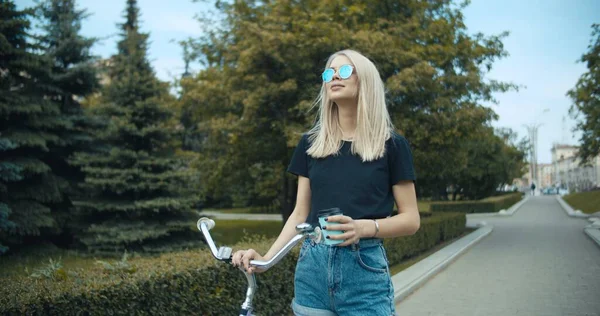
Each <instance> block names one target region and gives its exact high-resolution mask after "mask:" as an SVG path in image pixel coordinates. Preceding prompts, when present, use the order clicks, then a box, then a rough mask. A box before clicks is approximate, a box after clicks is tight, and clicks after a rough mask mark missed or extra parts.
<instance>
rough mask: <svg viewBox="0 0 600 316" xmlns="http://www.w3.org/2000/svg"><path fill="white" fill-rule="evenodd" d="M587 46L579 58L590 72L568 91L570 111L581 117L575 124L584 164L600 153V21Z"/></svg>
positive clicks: (594, 28) (593, 29)
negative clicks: (579, 133) (570, 103)
mask: <svg viewBox="0 0 600 316" xmlns="http://www.w3.org/2000/svg"><path fill="white" fill-rule="evenodd" d="M588 48H589V50H588V52H587V53H585V54H584V55H583V56H582V57H581V59H580V61H581V62H582V63H585V64H586V67H587V69H588V71H587V72H586V73H584V74H583V75H581V77H580V78H579V80H578V81H577V84H576V85H575V87H574V88H573V89H571V90H569V91H568V92H567V95H568V96H569V97H570V98H571V100H572V101H573V105H571V109H570V112H571V114H572V115H573V116H574V117H576V118H577V117H579V116H580V115H581V116H582V117H581V120H579V121H578V123H577V126H576V130H579V131H581V133H582V134H581V138H580V142H581V144H580V147H579V151H578V156H579V157H580V158H581V163H582V164H585V163H586V162H588V161H591V160H592V159H593V158H594V157H596V156H598V155H600V24H594V25H593V26H592V39H591V40H590V45H589V46H588Z"/></svg>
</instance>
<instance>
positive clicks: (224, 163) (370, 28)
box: [182, 0, 515, 215]
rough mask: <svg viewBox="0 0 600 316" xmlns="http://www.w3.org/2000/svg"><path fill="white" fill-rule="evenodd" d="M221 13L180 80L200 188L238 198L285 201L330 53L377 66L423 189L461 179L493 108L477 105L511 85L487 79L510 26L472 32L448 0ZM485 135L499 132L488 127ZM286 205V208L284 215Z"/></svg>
mask: <svg viewBox="0 0 600 316" xmlns="http://www.w3.org/2000/svg"><path fill="white" fill-rule="evenodd" d="M217 8H218V9H219V10H220V12H221V13H223V14H224V15H225V16H226V19H225V23H224V25H223V26H222V27H221V28H215V27H214V25H215V24H214V23H210V26H211V28H210V29H207V34H208V35H206V36H205V37H203V38H200V39H198V41H197V46H196V47H197V49H198V51H199V52H200V55H201V56H202V58H201V60H202V61H204V63H205V65H206V68H205V69H204V70H203V71H201V72H200V73H199V74H198V75H197V76H196V77H195V78H194V79H193V80H186V82H185V83H184V84H183V97H182V102H183V106H182V107H183V110H184V112H185V113H187V115H186V117H185V120H187V121H188V124H186V128H187V129H193V130H194V131H196V132H197V133H198V134H200V135H202V137H201V139H202V142H201V148H202V149H201V151H202V154H203V159H202V162H201V164H200V169H201V171H202V175H203V179H204V180H205V182H204V185H205V191H206V193H207V194H208V195H209V196H212V197H214V198H216V199H220V200H227V199H230V202H232V203H233V204H237V205H257V204H258V205H265V204H266V205H268V204H270V203H272V204H276V205H280V206H281V207H282V208H283V209H284V212H286V213H288V214H289V212H290V211H291V208H292V206H293V202H294V201H293V199H294V197H295V182H294V179H293V177H290V176H288V175H286V174H285V168H286V167H287V164H288V163H289V160H290V157H291V150H292V149H293V147H294V146H295V145H296V144H297V141H298V140H299V137H300V134H301V132H303V131H306V130H307V129H308V128H309V127H310V125H311V124H312V122H313V119H314V115H315V114H316V113H315V112H312V113H311V112H309V111H308V110H309V109H310V107H311V105H312V103H313V101H314V99H315V98H316V96H317V92H318V89H319V88H320V85H321V81H320V73H321V71H322V69H323V67H324V64H325V61H326V59H327V57H328V56H329V55H330V54H332V53H333V52H335V51H338V50H342V49H345V48H352V49H356V50H358V51H360V52H362V53H363V54H365V55H366V56H368V57H369V58H370V59H372V60H373V61H374V62H375V64H376V66H377V67H378V69H379V71H380V74H381V76H382V78H383V80H384V82H385V84H386V87H387V93H388V106H389V110H390V113H391V115H392V117H393V122H394V123H395V125H396V127H397V128H398V130H399V131H400V132H401V134H403V135H405V136H406V137H407V139H408V140H409V141H410V142H411V143H412V146H413V150H414V154H415V164H416V169H417V172H418V178H419V180H418V186H417V187H418V190H419V195H421V196H431V195H436V194H439V192H440V191H445V189H446V187H448V186H449V185H452V184H456V182H457V181H458V179H459V177H460V176H463V175H464V169H465V168H467V166H468V165H469V163H470V160H469V159H470V157H469V147H470V146H469V145H468V144H469V143H470V141H471V139H473V138H474V137H475V136H476V135H475V134H476V133H477V132H478V131H480V129H481V128H482V126H485V125H486V124H488V123H489V122H490V121H492V120H493V119H495V117H496V115H495V113H494V112H493V111H492V110H491V109H490V108H488V107H484V106H482V105H481V103H482V102H483V101H494V99H493V93H494V92H503V91H507V90H508V89H511V88H515V86H514V85H512V84H508V83H502V82H497V81H494V80H489V79H486V78H485V74H486V73H487V71H489V70H490V69H491V67H492V65H493V62H494V61H496V60H498V59H499V58H502V57H504V56H506V55H507V53H506V51H504V48H503V44H502V39H503V37H505V36H506V35H507V34H504V33H503V34H500V35H495V36H485V35H483V34H475V35H470V34H468V32H467V30H466V27H465V25H464V22H463V16H462V13H461V10H462V8H463V7H462V6H456V5H455V4H453V3H452V2H451V1H446V0H437V1H416V0H403V1H342V0H335V1H314V0H303V1H290V0H273V1H260V2H258V1H236V2H234V3H232V4H225V3H223V2H217ZM490 137H492V138H493V137H494V136H493V135H492V136H490ZM284 215H285V214H284Z"/></svg>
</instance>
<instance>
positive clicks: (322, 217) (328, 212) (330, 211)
mask: <svg viewBox="0 0 600 316" xmlns="http://www.w3.org/2000/svg"><path fill="white" fill-rule="evenodd" d="M317 214H318V217H319V225H320V226H321V228H323V227H324V226H328V227H327V229H322V230H321V231H322V232H323V241H324V242H325V244H326V245H330V246H331V245H337V244H341V243H343V242H344V240H342V239H338V240H334V239H327V236H331V235H341V234H343V233H344V232H343V231H341V230H329V227H330V226H331V225H332V224H333V225H336V224H339V223H335V222H326V221H325V219H326V218H327V217H329V216H334V215H344V213H342V210H340V209H339V208H337V207H334V208H328V209H324V210H320V211H319V212H318V213H317Z"/></svg>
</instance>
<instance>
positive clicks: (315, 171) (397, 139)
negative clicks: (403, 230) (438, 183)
mask: <svg viewBox="0 0 600 316" xmlns="http://www.w3.org/2000/svg"><path fill="white" fill-rule="evenodd" d="M351 145H352V143H351V142H348V141H344V142H343V145H342V148H341V149H340V153H339V154H338V155H330V156H328V157H326V158H313V157H311V156H309V155H308V154H307V153H306V151H307V150H308V148H309V147H310V144H309V139H308V135H307V134H305V135H303V136H302V139H301V140H300V142H299V144H298V146H297V147H296V149H295V151H294V154H293V156H292V161H291V162H290V165H289V166H288V169H287V171H288V172H290V173H292V174H295V175H301V176H304V177H307V178H309V179H310V189H311V209H310V214H309V215H308V218H307V220H306V222H307V223H310V224H312V225H313V226H316V225H318V222H319V221H318V218H317V213H318V211H319V210H322V209H327V208H332V207H339V208H340V209H341V210H342V212H343V213H344V215H346V216H350V217H351V218H353V219H377V218H385V217H389V216H390V215H391V213H392V210H393V207H394V196H393V192H392V186H393V185H394V184H396V183H398V182H400V181H401V180H412V181H414V180H415V179H416V177H415V170H414V166H413V157H412V152H411V149H410V145H409V144H408V141H407V140H406V139H405V138H404V137H402V136H400V135H398V134H396V133H393V137H391V138H390V139H388V140H387V141H386V143H385V146H386V151H385V155H384V156H383V157H382V158H379V159H377V160H374V161H369V162H362V160H361V158H360V156H359V155H358V154H356V155H353V154H352V152H351Z"/></svg>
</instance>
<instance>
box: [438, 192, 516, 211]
mask: <svg viewBox="0 0 600 316" xmlns="http://www.w3.org/2000/svg"><path fill="white" fill-rule="evenodd" d="M521 198H522V194H521V193H512V194H507V195H502V196H494V197H489V198H485V199H482V200H478V201H451V202H450V201H449V202H431V204H430V207H431V211H432V212H462V213H494V212H498V211H500V210H507V209H508V208H510V207H511V206H512V205H513V204H515V203H518V202H519V201H520V200H521Z"/></svg>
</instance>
